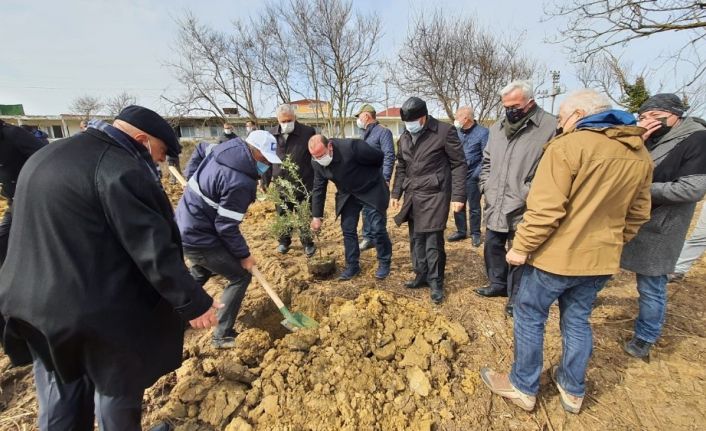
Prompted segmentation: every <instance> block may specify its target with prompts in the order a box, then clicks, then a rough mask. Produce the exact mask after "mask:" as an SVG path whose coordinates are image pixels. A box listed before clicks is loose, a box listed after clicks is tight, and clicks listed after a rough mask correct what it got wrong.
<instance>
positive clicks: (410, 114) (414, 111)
mask: <svg viewBox="0 0 706 431" xmlns="http://www.w3.org/2000/svg"><path fill="white" fill-rule="evenodd" d="M427 114H429V112H428V111H427V103H426V102H425V101H423V100H422V99H420V98H419V97H410V98H409V99H407V100H406V101H405V102H404V103H403V104H402V108H400V118H401V119H402V121H414V120H417V119H419V118H422V117H423V116H425V115H427Z"/></svg>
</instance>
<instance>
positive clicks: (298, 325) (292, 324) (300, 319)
mask: <svg viewBox="0 0 706 431" xmlns="http://www.w3.org/2000/svg"><path fill="white" fill-rule="evenodd" d="M279 312H280V313H282V316H284V320H283V321H282V325H283V326H284V327H285V328H287V329H289V330H290V331H296V330H297V329H302V328H316V327H317V326H319V322H317V321H316V320H314V319H312V318H311V317H309V316H307V315H306V314H304V313H301V312H299V311H297V312H295V313H294V314H292V312H290V311H289V309H288V308H287V307H282V308H280V309H279Z"/></svg>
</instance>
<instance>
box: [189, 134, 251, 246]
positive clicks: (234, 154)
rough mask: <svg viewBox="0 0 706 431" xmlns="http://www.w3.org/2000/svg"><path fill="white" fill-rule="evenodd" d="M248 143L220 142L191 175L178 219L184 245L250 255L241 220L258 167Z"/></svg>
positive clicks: (240, 140) (245, 210)
mask: <svg viewBox="0 0 706 431" xmlns="http://www.w3.org/2000/svg"><path fill="white" fill-rule="evenodd" d="M256 166H257V165H256V162H255V159H253V157H252V154H251V153H250V150H249V149H248V146H247V144H246V143H245V142H244V141H243V140H242V139H241V138H236V139H232V140H230V141H228V142H224V143H222V144H219V145H217V146H216V147H214V148H213V151H211V152H210V154H208V155H207V156H206V158H205V159H204V160H203V161H202V162H201V164H200V165H199V167H198V169H197V170H196V172H195V173H194V174H193V176H192V177H191V178H190V179H189V184H188V186H187V187H186V188H185V189H184V196H182V198H181V200H180V201H179V205H178V206H177V211H176V220H177V224H178V225H179V231H180V232H181V236H182V242H183V244H184V246H185V247H191V248H211V247H214V246H217V245H223V246H225V247H226V248H227V249H228V250H229V251H230V252H231V253H232V254H233V256H235V257H237V258H240V259H243V258H246V257H248V256H250V249H249V248H248V244H247V242H246V241H245V238H243V235H242V234H241V233H240V223H241V222H242V220H243V217H244V216H245V213H246V212H247V210H248V206H250V204H251V203H253V202H254V201H255V196H256V193H257V180H258V174H257V167H256Z"/></svg>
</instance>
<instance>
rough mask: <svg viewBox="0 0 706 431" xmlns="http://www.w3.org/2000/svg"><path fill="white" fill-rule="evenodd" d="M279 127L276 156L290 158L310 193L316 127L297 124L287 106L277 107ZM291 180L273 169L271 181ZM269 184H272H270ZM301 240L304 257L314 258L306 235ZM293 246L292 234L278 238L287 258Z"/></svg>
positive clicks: (278, 167) (279, 169)
mask: <svg viewBox="0 0 706 431" xmlns="http://www.w3.org/2000/svg"><path fill="white" fill-rule="evenodd" d="M275 113H276V115H277V122H278V123H279V124H278V125H277V126H275V127H273V128H272V129H271V130H270V133H272V135H273V136H274V137H275V139H277V156H279V158H280V159H282V160H284V159H285V158H286V157H288V156H289V157H290V158H291V159H292V161H293V162H294V164H296V165H297V166H298V167H299V177H300V178H301V179H302V182H303V183H304V187H305V188H306V190H307V191H308V192H309V193H311V189H312V187H313V184H314V170H313V168H312V167H311V155H310V154H309V149H308V147H307V145H308V143H309V139H310V138H311V137H312V136H314V135H315V134H316V131H315V130H314V128H313V127H309V126H307V125H305V124H302V123H300V122H298V121H297V120H296V115H295V113H294V108H293V107H292V105H288V104H284V105H280V106H278V107H277V110H276V112H275ZM280 176H281V177H283V178H285V179H289V178H288V177H287V176H286V175H285V173H284V172H283V171H282V166H281V165H278V164H277V165H273V166H272V180H274V179H276V178H277V177H280ZM268 183H269V182H268ZM304 199H306V197H305V196H303V195H302V194H300V195H299V196H298V197H297V200H298V201H299V202H302V201H303V200H304ZM289 207H290V210H291V209H292V208H293V207H294V203H292V204H290V205H289ZM283 211H284V210H283V209H282V208H277V213H278V214H281V213H282V212H283ZM299 239H300V240H301V243H302V245H303V246H304V253H305V254H306V255H307V257H311V256H313V255H314V253H315V252H316V247H315V246H314V241H313V239H312V238H311V237H310V235H309V233H308V232H306V231H301V232H299ZM291 244H292V235H291V232H290V233H288V234H286V235H283V236H282V237H280V238H279V246H278V247H277V251H278V252H280V253H282V254H285V253H287V252H288V251H289V246H290V245H291Z"/></svg>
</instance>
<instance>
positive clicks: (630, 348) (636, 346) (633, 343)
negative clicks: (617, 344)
mask: <svg viewBox="0 0 706 431" xmlns="http://www.w3.org/2000/svg"><path fill="white" fill-rule="evenodd" d="M651 348H652V343H650V342H647V341H645V340H641V339H639V338H637V337H633V338H632V340H630V341H628V342H627V343H625V345H624V346H623V349H624V350H625V352H626V353H627V354H628V355H630V356H634V357H636V358H639V359H643V360H647V359H648V358H649V357H650V349H651Z"/></svg>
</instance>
